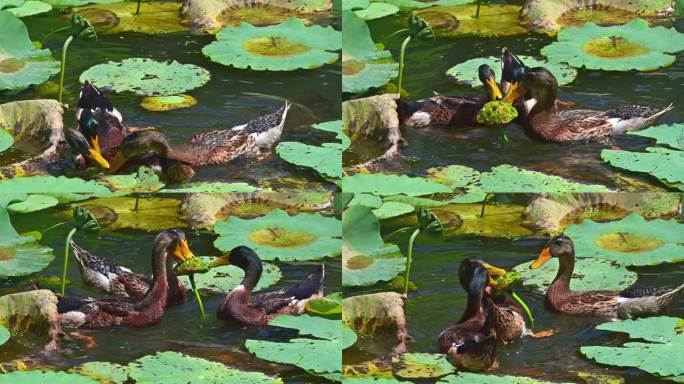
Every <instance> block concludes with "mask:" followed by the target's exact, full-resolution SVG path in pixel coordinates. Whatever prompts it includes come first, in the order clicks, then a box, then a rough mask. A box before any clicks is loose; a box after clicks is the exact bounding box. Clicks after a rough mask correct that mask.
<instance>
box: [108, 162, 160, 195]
mask: <svg viewBox="0 0 684 384" xmlns="http://www.w3.org/2000/svg"><path fill="white" fill-rule="evenodd" d="M98 182H99V183H100V184H102V185H105V186H107V188H109V189H111V190H112V191H115V192H125V193H143V192H156V191H158V190H160V189H162V188H164V183H163V182H161V181H160V180H159V176H157V174H156V173H155V172H154V170H153V169H152V168H149V167H140V168H138V170H137V171H136V172H135V173H133V174H130V175H107V176H103V177H101V178H99V179H98Z"/></svg>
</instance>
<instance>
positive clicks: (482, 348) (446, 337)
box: [437, 262, 496, 372]
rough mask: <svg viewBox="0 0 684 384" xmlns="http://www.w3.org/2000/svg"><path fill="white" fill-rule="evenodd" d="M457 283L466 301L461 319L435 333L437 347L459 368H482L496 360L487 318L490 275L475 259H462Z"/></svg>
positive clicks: (485, 368)
mask: <svg viewBox="0 0 684 384" xmlns="http://www.w3.org/2000/svg"><path fill="white" fill-rule="evenodd" d="M459 278H460V279H461V284H462V285H465V289H466V292H467V293H468V303H467V305H466V309H465V311H464V312H463V315H462V316H461V319H460V320H459V321H458V322H457V323H456V324H453V325H451V326H449V327H448V328H446V329H445V330H443V331H442V332H441V333H440V334H439V336H438V337H437V343H438V345H439V350H440V351H441V352H442V353H446V354H447V355H448V356H449V358H450V359H451V361H452V363H453V364H454V365H455V366H456V367H458V368H459V369H461V370H465V371H470V372H480V371H485V370H487V369H489V368H491V367H493V366H494V364H495V362H496V330H495V329H494V327H493V323H492V322H491V321H487V317H488V316H489V313H490V312H491V311H492V310H493V306H494V304H493V303H492V301H491V299H490V298H489V297H488V295H487V294H486V293H485V290H486V289H487V286H488V284H489V283H490V282H491V281H490V280H491V277H490V275H489V272H488V271H487V268H486V267H485V266H484V265H483V264H481V263H479V262H466V263H462V264H461V267H459Z"/></svg>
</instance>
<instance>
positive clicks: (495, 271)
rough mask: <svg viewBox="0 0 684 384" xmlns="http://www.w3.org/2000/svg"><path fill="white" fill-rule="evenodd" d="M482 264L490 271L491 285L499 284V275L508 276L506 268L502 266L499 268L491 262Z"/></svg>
mask: <svg viewBox="0 0 684 384" xmlns="http://www.w3.org/2000/svg"><path fill="white" fill-rule="evenodd" d="M482 266H483V267H485V269H486V270H487V272H489V285H492V286H495V285H497V279H498V278H499V277H504V276H506V270H505V269H502V268H497V267H495V266H493V265H491V264H489V263H485V262H482Z"/></svg>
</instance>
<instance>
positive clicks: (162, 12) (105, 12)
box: [74, 1, 188, 35]
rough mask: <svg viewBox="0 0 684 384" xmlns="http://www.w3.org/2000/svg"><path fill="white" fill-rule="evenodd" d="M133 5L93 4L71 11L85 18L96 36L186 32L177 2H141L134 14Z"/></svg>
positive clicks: (135, 5)
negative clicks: (92, 27) (125, 33)
mask: <svg viewBox="0 0 684 384" xmlns="http://www.w3.org/2000/svg"><path fill="white" fill-rule="evenodd" d="M137 8H138V3H137V2H132V1H129V2H122V3H119V2H116V3H115V4H95V5H89V6H86V7H81V8H74V11H75V12H76V13H78V14H79V15H81V16H83V17H85V18H86V19H88V20H89V21H90V22H91V23H92V24H93V26H94V27H95V30H96V31H97V33H100V34H103V35H113V34H115V33H123V32H137V33H150V34H155V33H173V32H182V31H187V30H188V28H187V27H185V26H183V25H182V24H181V22H180V14H179V12H180V8H181V4H180V3H177V2H143V3H142V4H141V5H140V14H138V15H136V9H137Z"/></svg>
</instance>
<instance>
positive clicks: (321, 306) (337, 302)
mask: <svg viewBox="0 0 684 384" xmlns="http://www.w3.org/2000/svg"><path fill="white" fill-rule="evenodd" d="M306 311H307V312H309V313H311V314H313V315H319V316H330V315H338V314H341V313H342V293H341V292H335V293H331V294H329V295H328V296H325V297H317V298H313V299H311V300H309V301H308V302H307V303H306Z"/></svg>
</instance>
